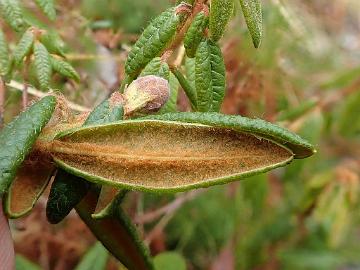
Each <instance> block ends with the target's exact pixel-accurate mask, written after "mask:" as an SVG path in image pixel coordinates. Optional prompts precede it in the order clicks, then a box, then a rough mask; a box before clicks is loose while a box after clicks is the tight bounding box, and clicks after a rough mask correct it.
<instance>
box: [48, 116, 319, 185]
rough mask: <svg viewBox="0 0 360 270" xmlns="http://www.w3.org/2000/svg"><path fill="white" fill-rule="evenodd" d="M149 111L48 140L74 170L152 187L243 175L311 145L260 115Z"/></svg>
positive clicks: (62, 162) (57, 156)
mask: <svg viewBox="0 0 360 270" xmlns="http://www.w3.org/2000/svg"><path fill="white" fill-rule="evenodd" d="M150 118H153V119H140V120H129V121H122V122H118V123H112V124H108V125H101V126H92V127H88V128H80V129H74V130H70V131H66V132H63V133H60V134H59V135H58V136H57V139H56V140H55V141H53V142H52V143H51V145H50V146H47V147H48V149H51V150H50V151H51V152H52V155H53V157H54V159H55V161H56V163H57V164H58V166H60V167H61V168H63V169H65V170H67V171H68V172H70V173H73V174H75V175H78V176H81V177H84V178H86V179H87V180H89V181H92V182H95V183H100V184H108V185H113V186H117V187H122V188H126V189H136V190H144V191H153V192H173V191H183V190H189V189H194V188H198V187H207V186H211V185H215V184H223V183H227V182H230V181H235V180H239V179H241V178H244V177H247V176H250V175H254V174H258V173H262V172H266V171H269V170H271V169H274V168H276V167H280V166H284V165H286V164H287V163H289V162H291V160H292V159H293V157H294V156H295V157H296V158H302V157H306V156H309V155H312V154H313V151H314V149H313V148H312V146H311V145H310V144H308V143H307V142H306V141H304V140H302V139H301V138H300V137H298V136H297V135H295V134H293V133H291V132H289V131H287V130H285V129H283V128H280V127H278V126H276V125H273V124H270V123H268V122H265V121H262V120H253V119H248V118H243V117H240V116H226V115H221V114H215V113H214V114H196V113H192V114H187V113H178V114H176V113H175V114H164V115H159V116H152V117H150ZM155 119H157V120H155ZM186 122H187V123H186Z"/></svg>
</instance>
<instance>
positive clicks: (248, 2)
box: [240, 0, 262, 48]
mask: <svg viewBox="0 0 360 270" xmlns="http://www.w3.org/2000/svg"><path fill="white" fill-rule="evenodd" d="M240 4H241V8H242V11H243V13H244V17H245V21H246V24H247V26H248V29H249V31H250V34H251V37H252V40H253V43H254V46H255V48H258V47H259V46H260V43H261V37H262V11H261V0H240Z"/></svg>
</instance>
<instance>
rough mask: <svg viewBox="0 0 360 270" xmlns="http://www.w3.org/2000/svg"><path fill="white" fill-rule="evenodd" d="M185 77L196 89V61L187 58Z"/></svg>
mask: <svg viewBox="0 0 360 270" xmlns="http://www.w3.org/2000/svg"><path fill="white" fill-rule="evenodd" d="M185 76H186V79H187V81H188V82H189V84H190V86H191V87H192V88H194V89H195V59H194V58H189V57H186V58H185Z"/></svg>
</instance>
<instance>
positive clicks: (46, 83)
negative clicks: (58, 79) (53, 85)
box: [34, 42, 52, 89]
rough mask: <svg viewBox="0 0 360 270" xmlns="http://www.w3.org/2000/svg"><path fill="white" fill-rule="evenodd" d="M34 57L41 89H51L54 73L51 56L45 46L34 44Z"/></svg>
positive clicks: (38, 43)
mask: <svg viewBox="0 0 360 270" xmlns="http://www.w3.org/2000/svg"><path fill="white" fill-rule="evenodd" d="M34 56H35V60H34V64H35V71H36V76H37V79H38V81H39V83H40V87H41V88H42V89H47V88H49V87H50V80H51V73H52V67H51V58H50V54H49V52H48V51H47V49H46V48H45V46H44V45H43V44H41V43H40V42H36V43H35V44H34Z"/></svg>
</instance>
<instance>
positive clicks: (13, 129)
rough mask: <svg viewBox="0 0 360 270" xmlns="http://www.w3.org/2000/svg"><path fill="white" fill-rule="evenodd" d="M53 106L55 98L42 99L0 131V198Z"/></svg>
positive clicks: (48, 118)
mask: <svg viewBox="0 0 360 270" xmlns="http://www.w3.org/2000/svg"><path fill="white" fill-rule="evenodd" d="M55 106H56V98H55V97H53V96H47V97H44V98H43V99H41V100H40V101H38V102H37V103H35V104H34V105H32V106H31V107H30V108H29V109H27V110H26V111H25V112H23V113H21V114H20V115H19V116H18V117H17V118H16V119H14V120H13V121H12V122H11V123H10V124H8V125H7V126H5V127H4V128H3V129H2V130H1V132H0V145H1V150H0V196H1V195H2V194H3V193H4V192H6V191H7V190H8V188H9V186H10V184H11V183H12V181H13V180H14V179H15V176H16V172H17V170H18V169H19V168H20V166H21V164H22V162H23V161H24V159H25V157H26V156H27V155H28V154H29V153H30V151H31V149H32V146H33V145H34V143H35V141H36V139H37V137H38V136H39V134H40V132H41V130H42V128H43V127H44V126H45V125H46V124H47V122H48V121H49V120H50V118H51V116H52V114H53V112H54V109H55Z"/></svg>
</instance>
